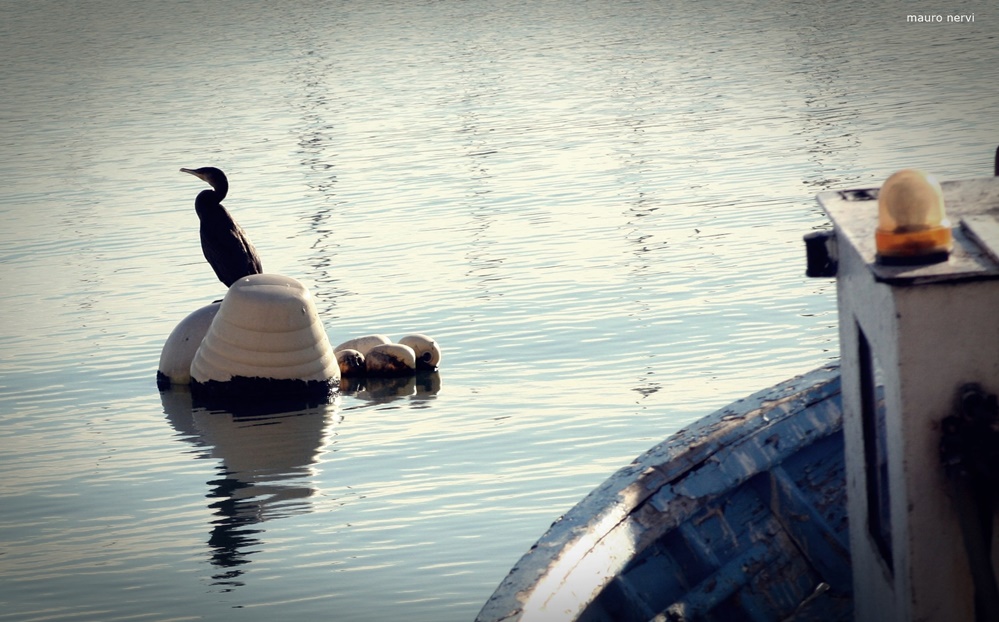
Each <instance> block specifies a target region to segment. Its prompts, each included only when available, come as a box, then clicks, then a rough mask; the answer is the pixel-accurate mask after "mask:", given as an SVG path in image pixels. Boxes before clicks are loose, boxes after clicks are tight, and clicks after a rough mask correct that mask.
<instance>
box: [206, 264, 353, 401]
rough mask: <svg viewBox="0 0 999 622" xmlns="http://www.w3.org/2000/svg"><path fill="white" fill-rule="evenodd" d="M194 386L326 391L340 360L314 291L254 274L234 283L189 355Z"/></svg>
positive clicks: (225, 392)
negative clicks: (327, 331)
mask: <svg viewBox="0 0 999 622" xmlns="http://www.w3.org/2000/svg"><path fill="white" fill-rule="evenodd" d="M191 380H192V389H193V390H195V391H196V392H200V393H202V394H211V395H213V396H218V397H223V396H224V397H227V398H229V397H232V398H236V397H241V398H246V397H252V396H259V395H266V396H282V397H284V396H287V397H302V396H310V397H316V396H320V395H325V396H327V397H328V396H329V395H331V394H332V393H334V392H335V391H336V389H337V388H338V386H339V382H340V366H339V364H338V363H337V360H336V356H335V355H334V352H333V348H332V347H331V346H330V343H329V339H328V338H327V337H326V331H325V329H324V328H323V324H322V321H320V319H319V315H318V313H317V312H316V308H315V304H314V303H313V300H312V296H311V294H309V291H308V290H307V289H306V288H305V286H303V285H302V284H301V283H299V282H298V281H296V280H295V279H293V278H290V277H287V276H282V275H278V274H252V275H250V276H247V277H244V278H241V279H239V280H238V281H236V282H235V283H233V284H232V286H231V287H230V288H229V291H228V292H227V293H226V296H225V298H224V299H223V300H222V304H221V305H220V307H219V310H218V314H217V315H216V316H215V319H214V320H213V321H212V323H211V327H210V328H209V329H208V333H207V334H206V335H205V338H204V340H203V341H202V342H201V346H200V347H199V348H198V350H197V353H196V354H195V355H194V360H193V361H192V362H191Z"/></svg>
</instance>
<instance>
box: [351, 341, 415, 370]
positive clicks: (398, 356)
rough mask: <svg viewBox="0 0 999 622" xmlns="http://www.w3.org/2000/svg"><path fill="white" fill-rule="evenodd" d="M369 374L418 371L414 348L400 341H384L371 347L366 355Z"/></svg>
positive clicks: (365, 359)
mask: <svg viewBox="0 0 999 622" xmlns="http://www.w3.org/2000/svg"><path fill="white" fill-rule="evenodd" d="M364 366H365V369H366V370H367V372H368V375H369V376H402V375H405V374H413V373H415V372H416V353H415V352H413V348H410V347H409V346H404V345H402V344H398V343H384V344H381V345H378V346H375V347H373V348H371V350H370V351H368V353H367V354H366V355H365V356H364Z"/></svg>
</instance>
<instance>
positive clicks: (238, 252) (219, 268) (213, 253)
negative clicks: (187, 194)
mask: <svg viewBox="0 0 999 622" xmlns="http://www.w3.org/2000/svg"><path fill="white" fill-rule="evenodd" d="M180 170H181V171H182V172H184V173H190V174H192V175H194V176H195V177H198V178H199V179H201V180H203V181H205V182H207V183H208V184H209V185H210V186H211V187H212V188H213V189H212V190H203V191H202V192H201V193H199V194H198V198H197V199H195V200H194V209H195V211H196V212H197V213H198V218H199V219H200V220H201V250H202V252H203V253H204V254H205V259H207V260H208V263H209V264H210V265H211V267H212V269H213V270H215V275H216V276H218V277H219V280H220V281H222V282H223V283H224V284H225V286H226V287H231V286H232V284H233V283H235V282H236V281H238V280H239V279H241V278H243V277H244V276H247V275H250V274H260V273H262V272H263V266H262V265H261V262H260V256H259V255H257V249H256V248H254V247H253V244H252V243H251V242H250V238H249V237H248V236H247V235H246V232H245V231H243V228H242V227H240V226H239V224H237V223H236V221H235V220H233V218H232V216H231V215H230V214H229V211H228V210H227V209H226V208H225V207H223V206H222V199H224V198H225V196H226V194H228V192H229V180H228V179H226V176H225V173H223V172H222V171H220V170H219V169H217V168H214V167H211V166H206V167H204V168H199V169H188V168H182V169H180Z"/></svg>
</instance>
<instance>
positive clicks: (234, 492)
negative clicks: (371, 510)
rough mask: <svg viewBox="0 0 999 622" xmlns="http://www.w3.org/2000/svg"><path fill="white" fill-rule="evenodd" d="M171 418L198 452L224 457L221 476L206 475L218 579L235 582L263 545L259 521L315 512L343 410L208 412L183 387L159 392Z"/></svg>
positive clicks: (325, 407)
mask: <svg viewBox="0 0 999 622" xmlns="http://www.w3.org/2000/svg"><path fill="white" fill-rule="evenodd" d="M160 396H161V398H162V400H163V409H164V411H165V412H166V415H167V419H168V420H169V421H170V424H171V425H172V426H173V427H174V429H176V430H177V432H178V433H179V434H180V436H181V438H183V439H184V440H186V441H187V442H189V443H191V444H193V445H195V446H197V447H200V448H203V452H200V455H199V457H205V458H214V459H217V460H219V461H221V464H220V465H219V466H218V467H216V468H217V470H218V476H217V477H214V478H212V479H209V480H208V482H207V483H208V485H209V487H210V491H209V493H208V495H207V496H208V498H209V499H211V502H210V503H209V508H211V510H212V511H213V514H214V518H213V520H212V528H211V535H210V537H209V540H208V544H209V546H210V547H211V560H212V564H213V565H215V566H216V567H218V569H219V572H218V573H217V574H216V575H214V577H213V578H214V579H215V580H216V581H217V582H218V583H219V584H224V585H229V586H236V585H240V584H241V583H240V582H239V581H238V580H237V578H238V577H239V576H240V575H241V574H242V571H241V570H239V569H238V567H239V566H241V565H243V564H246V563H248V562H249V561H250V560H249V559H247V556H248V555H250V554H251V553H252V552H254V551H255V550H257V549H258V548H259V544H260V541H259V540H257V539H256V538H255V537H254V534H257V533H260V532H262V531H263V530H262V529H260V528H259V527H256V528H255V527H254V526H256V525H259V524H260V523H262V522H263V521H266V520H270V519H272V518H283V517H287V516H292V515H296V514H303V513H307V512H310V511H312V504H311V502H310V501H309V498H310V497H312V496H313V495H314V494H315V493H316V490H315V488H314V487H313V484H312V479H313V478H314V477H315V475H316V467H315V465H316V463H317V462H318V460H319V455H320V454H321V453H322V452H323V449H324V448H325V447H326V445H327V444H328V443H329V442H330V439H331V437H332V435H333V429H334V426H335V425H337V424H338V423H339V422H340V420H341V416H340V415H339V414H338V413H337V405H336V404H320V405H316V406H310V407H306V408H301V409H298V410H289V411H270V412H268V411H267V410H266V409H263V408H260V407H257V408H255V409H253V410H248V409H247V408H244V409H243V410H235V412H232V411H227V410H216V409H213V410H208V409H206V408H203V407H196V406H193V404H192V399H191V393H190V392H189V391H186V390H184V389H183V388H179V389H176V390H173V391H165V392H162V393H161V394H160Z"/></svg>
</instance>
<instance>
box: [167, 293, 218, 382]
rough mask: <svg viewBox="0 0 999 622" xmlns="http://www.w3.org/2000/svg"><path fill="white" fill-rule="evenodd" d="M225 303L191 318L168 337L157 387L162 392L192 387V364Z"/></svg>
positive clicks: (181, 322)
mask: <svg viewBox="0 0 999 622" xmlns="http://www.w3.org/2000/svg"><path fill="white" fill-rule="evenodd" d="M220 304H221V302H213V303H212V304H210V305H205V306H204V307H201V308H200V309H198V310H197V311H195V312H194V313H192V314H190V315H188V316H187V317H186V318H184V319H183V320H181V321H180V323H179V324H177V326H176V327H175V328H174V329H173V331H172V332H171V333H170V336H169V337H167V340H166V343H165V344H163V351H162V352H161V353H160V365H159V367H158V368H157V372H156V384H157V386H158V387H159V388H161V389H168V388H170V387H171V386H184V385H188V384H191V361H193V360H194V354H195V353H196V352H197V351H198V347H199V346H200V345H201V342H202V340H204V338H205V335H206V334H207V333H208V327H209V326H211V325H212V320H213V319H215V314H216V313H218V311H219V306H220Z"/></svg>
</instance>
